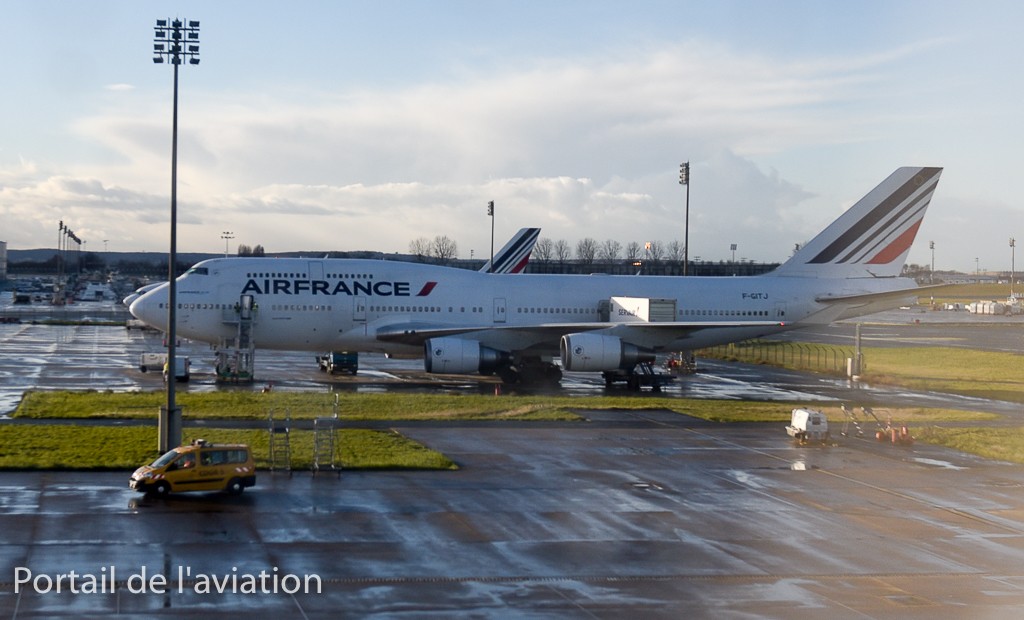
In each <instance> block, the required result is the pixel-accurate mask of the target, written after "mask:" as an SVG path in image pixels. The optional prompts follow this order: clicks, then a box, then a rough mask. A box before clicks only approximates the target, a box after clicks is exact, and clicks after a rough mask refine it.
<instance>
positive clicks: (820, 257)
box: [773, 167, 942, 278]
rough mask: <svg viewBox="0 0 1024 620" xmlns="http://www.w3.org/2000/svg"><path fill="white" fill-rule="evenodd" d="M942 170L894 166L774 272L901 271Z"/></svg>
mask: <svg viewBox="0 0 1024 620" xmlns="http://www.w3.org/2000/svg"><path fill="white" fill-rule="evenodd" d="M941 174H942V168H913V167H907V168H898V169H897V170H896V171H895V172H893V173H892V174H891V175H889V178H887V179H886V180H884V181H882V182H881V183H879V184H878V186H877V187H875V189H873V190H871V191H870V192H869V193H868V194H867V195H866V196H864V197H863V198H861V199H860V200H859V201H857V203H856V204H855V205H853V206H852V207H850V208H849V209H848V210H847V211H846V212H845V213H843V214H842V215H841V216H839V218H838V219H837V220H836V221H834V222H832V224H830V225H829V226H828V228H826V229H825V230H824V231H822V232H821V233H819V234H818V236H816V237H814V239H811V241H809V242H808V243H807V244H806V245H804V246H803V247H802V248H800V249H799V250H798V251H797V252H796V254H794V255H793V256H792V258H790V259H789V260H788V261H786V262H785V263H783V264H782V265H781V266H780V267H779V268H778V269H776V270H775V271H774V272H773V275H780V276H794V275H796V276H805V277H820V278H872V277H874V278H892V277H897V276H899V275H900V273H901V272H902V270H903V264H904V262H905V261H906V258H907V254H908V253H909V252H910V246H911V245H912V244H913V243H914V237H915V236H916V235H917V229H918V228H919V227H920V226H921V221H922V220H923V219H924V214H925V211H926V210H927V209H928V203H929V202H930V201H931V198H932V194H934V193H935V187H936V185H937V184H938V182H939V176H940V175H941Z"/></svg>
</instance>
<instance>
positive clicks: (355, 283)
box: [242, 278, 437, 297]
mask: <svg viewBox="0 0 1024 620" xmlns="http://www.w3.org/2000/svg"><path fill="white" fill-rule="evenodd" d="M436 284H437V283H436V282H427V283H426V284H425V285H424V286H423V288H422V289H420V291H419V292H418V293H416V296H417V297H423V296H425V295H429V294H430V291H431V290H433V288H434V286H435V285H436ZM410 288H411V284H410V283H409V282H389V281H387V280H381V281H379V282H371V281H364V280H349V281H346V280H338V281H337V282H329V281H327V280H287V279H272V278H265V279H262V280H257V279H255V278H251V279H250V280H249V281H248V282H246V283H245V287H243V288H242V294H243V295H245V294H247V293H256V294H257V295H303V294H306V293H309V294H312V295H367V296H377V297H411V296H412V293H410Z"/></svg>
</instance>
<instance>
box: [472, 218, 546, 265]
mask: <svg viewBox="0 0 1024 620" xmlns="http://www.w3.org/2000/svg"><path fill="white" fill-rule="evenodd" d="M539 237H540V229H539V228H520V229H519V232H517V233H516V234H515V236H513V237H512V238H511V239H510V240H509V242H508V243H506V244H505V247H503V248H501V249H500V250H498V253H497V254H495V255H494V269H491V261H487V262H486V263H485V264H484V266H483V268H482V269H480V271H482V272H484V273H519V272H521V271H522V270H523V269H526V263H528V262H529V261H530V252H532V251H533V246H534V245H535V244H536V243H537V239H538V238H539Z"/></svg>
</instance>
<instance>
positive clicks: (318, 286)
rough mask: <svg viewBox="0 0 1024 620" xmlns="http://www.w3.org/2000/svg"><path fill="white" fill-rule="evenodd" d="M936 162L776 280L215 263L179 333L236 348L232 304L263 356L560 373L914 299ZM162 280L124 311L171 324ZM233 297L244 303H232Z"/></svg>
mask: <svg viewBox="0 0 1024 620" xmlns="http://www.w3.org/2000/svg"><path fill="white" fill-rule="evenodd" d="M941 172H942V169H941V168H917V167H914V168H909V167H908V168H899V169H897V170H896V171H895V172H893V173H892V174H891V175H890V176H889V177H888V178H887V179H886V180H885V181H883V182H882V183H881V184H879V185H878V186H877V187H876V188H875V189H874V190H872V191H871V192H870V193H868V194H867V195H866V196H865V197H864V198H862V199H861V200H860V201H858V202H857V203H856V204H855V205H854V206H853V207H851V208H850V209H849V210H847V211H846V212H845V213H843V214H842V215H841V216H840V217H839V218H838V219H837V220H836V221H834V222H833V223H832V224H831V225H829V226H828V227H827V228H826V229H825V230H824V231H822V232H821V233H819V234H818V235H817V236H816V237H814V239H812V240H811V241H810V242H808V243H807V244H806V245H804V246H803V247H802V248H800V249H799V250H798V251H797V252H796V253H795V254H794V255H793V256H792V257H791V258H790V259H789V260H787V261H786V262H785V263H783V264H782V265H781V266H780V267H778V268H777V269H775V270H774V271H772V272H771V273H767V274H763V275H758V276H747V277H679V276H610V275H549V274H543V275H541V274H518V275H510V274H502V273H486V272H475V271H468V270H463V269H456V268H450V267H442V266H437V265H425V264H416V263H406V262H396V261H383V260H356V259H300V258H226V259H225V258H217V259H211V260H205V261H203V262H200V263H198V264H196V265H195V266H194V267H192V268H191V269H190V270H189V271H188V272H187V273H185V274H184V275H182V276H181V277H179V278H178V283H177V295H178V299H177V304H178V309H177V311H176V312H177V318H178V321H177V333H178V334H179V335H181V336H185V337H188V338H193V339H196V340H200V341H204V342H209V343H213V344H220V345H224V344H225V343H231V342H232V339H233V338H235V337H236V335H237V333H238V327H237V326H238V324H239V318H238V317H239V314H238V313H239V308H240V307H251V308H253V309H254V310H253V313H252V329H251V334H252V339H253V342H254V343H255V346H256V347H258V348H266V349H285V350H308V351H331V350H343V351H373V352H382V353H389V354H395V355H406V356H408V355H414V356H422V357H423V360H424V364H425V369H426V371H427V372H432V373H455V374H476V373H482V374H495V373H496V374H498V375H499V376H500V377H501V378H502V379H503V380H505V381H507V382H516V381H527V380H531V381H532V380H537V379H546V380H557V379H558V378H560V376H561V373H560V370H559V369H558V367H557V366H556V365H554V364H553V363H551V362H550V361H546V360H551V359H552V358H554V357H558V356H560V357H561V366H562V368H564V369H566V370H570V371H594V372H606V373H608V372H623V371H626V372H632V371H633V369H634V368H635V367H636V366H637V365H638V364H642V363H649V362H650V361H652V360H653V359H654V356H655V355H656V354H658V353H660V352H669V351H686V350H694V349H699V348H702V347H707V346H712V345H717V344H723V343H728V342H736V341H741V340H746V339H750V338H757V337H762V336H766V335H769V334H774V333H778V332H781V331H785V330H791V329H798V328H801V327H805V326H810V325H821V324H828V323H830V322H832V321H836V320H839V319H844V318H851V317H856V316H862V315H866V314H871V313H874V312H879V311H881V310H886V309H890V308H893V307H896V306H899V305H901V304H904V303H906V301H907V300H908V299H912V298H913V297H914V290H915V288H916V284H915V283H914V281H913V280H911V279H907V278H902V277H900V274H901V272H902V268H903V264H904V261H905V259H906V257H907V254H908V253H909V251H910V247H911V245H912V243H913V241H914V237H915V235H916V234H917V230H918V228H919V227H920V225H921V221H922V219H923V218H924V215H925V211H926V209H927V208H928V204H929V202H930V200H931V198H932V195H933V193H934V192H935V188H936V185H937V183H938V180H939V176H940V174H941ZM167 291H168V287H167V285H166V284H165V285H163V286H161V287H158V288H156V289H154V290H152V291H149V292H147V293H145V294H144V295H142V296H141V297H139V298H138V299H136V300H135V301H134V302H133V303H132V304H131V308H130V309H131V313H132V314H133V315H134V316H135V317H136V318H138V319H141V320H142V321H144V322H146V323H148V324H150V325H152V326H154V327H157V328H159V329H164V330H166V327H167ZM240 302H241V303H240Z"/></svg>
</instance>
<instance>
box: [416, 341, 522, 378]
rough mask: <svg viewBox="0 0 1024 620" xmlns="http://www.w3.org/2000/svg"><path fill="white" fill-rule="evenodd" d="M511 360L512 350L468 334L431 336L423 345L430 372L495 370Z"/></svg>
mask: <svg viewBox="0 0 1024 620" xmlns="http://www.w3.org/2000/svg"><path fill="white" fill-rule="evenodd" d="M506 363H508V353H505V352H503V351H496V350H494V349H492V348H490V347H485V346H483V345H482V344H480V343H479V342H478V341H476V340H469V339H466V338H431V339H430V340H428V341H427V342H426V343H424V345H423V368H424V369H425V370H426V371H427V372H432V373H442V374H453V375H468V374H473V373H477V372H481V373H491V372H494V370H495V369H496V368H498V367H499V366H501V365H502V364H506Z"/></svg>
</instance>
